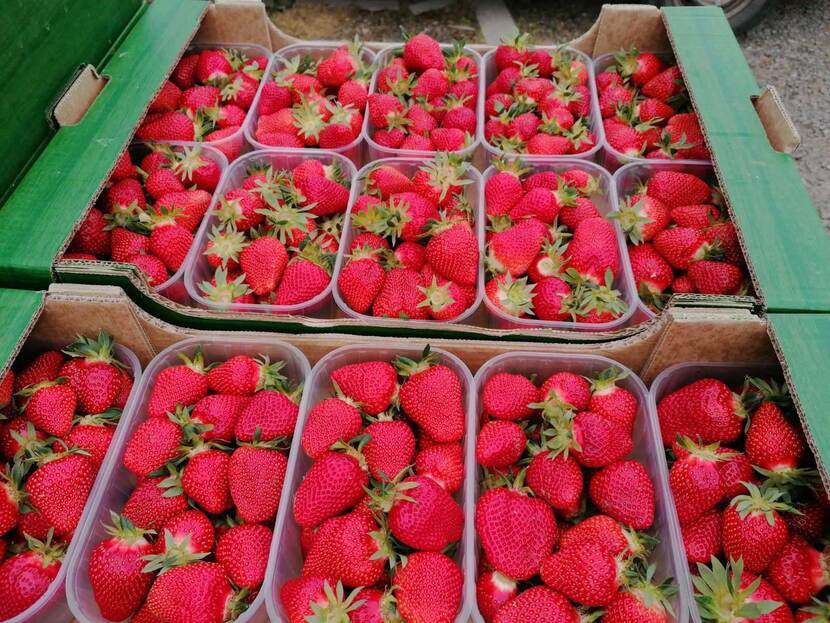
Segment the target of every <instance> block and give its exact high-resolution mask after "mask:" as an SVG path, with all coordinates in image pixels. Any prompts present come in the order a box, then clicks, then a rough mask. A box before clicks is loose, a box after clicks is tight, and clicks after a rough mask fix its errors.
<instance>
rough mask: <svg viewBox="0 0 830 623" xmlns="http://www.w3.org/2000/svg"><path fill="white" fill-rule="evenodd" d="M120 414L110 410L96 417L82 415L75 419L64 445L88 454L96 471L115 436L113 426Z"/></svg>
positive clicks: (117, 411) (115, 410)
mask: <svg viewBox="0 0 830 623" xmlns="http://www.w3.org/2000/svg"><path fill="white" fill-rule="evenodd" d="M120 416H121V412H120V411H119V410H117V409H112V410H110V411H107V412H105V413H101V414H96V415H84V416H81V417H80V418H77V419H76V421H75V424H74V426H73V427H72V430H70V431H69V434H68V435H67V436H66V443H67V445H68V446H69V447H70V448H71V447H76V448H80V449H81V450H83V451H85V452H88V453H89V459H90V461H92V464H93V466H94V467H95V469H96V470H97V469H98V468H99V467H101V464H102V463H103V462H104V457H105V456H106V454H107V451H108V450H109V447H110V444H111V443H112V439H113V437H114V436H115V426H114V424H117V420H118V418H119V417H120Z"/></svg>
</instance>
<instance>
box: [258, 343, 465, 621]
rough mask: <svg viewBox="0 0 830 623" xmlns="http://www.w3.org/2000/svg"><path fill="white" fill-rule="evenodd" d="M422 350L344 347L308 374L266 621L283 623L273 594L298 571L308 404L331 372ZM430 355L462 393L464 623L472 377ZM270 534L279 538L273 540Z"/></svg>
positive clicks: (445, 357)
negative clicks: (297, 507)
mask: <svg viewBox="0 0 830 623" xmlns="http://www.w3.org/2000/svg"><path fill="white" fill-rule="evenodd" d="M425 345H426V342H424V343H421V344H419V345H411V344H407V345H406V346H397V345H396V344H395V343H394V342H391V341H390V342H389V343H388V345H383V346H380V345H378V346H364V345H354V346H344V347H342V348H338V349H337V350H333V351H332V352H330V353H328V354H327V355H326V356H325V357H323V358H321V359H320V361H318V362H317V365H315V366H314V369H313V370H312V371H311V376H310V377H309V380H308V383H307V384H306V389H305V392H304V394H303V400H302V403H301V405H300V417H299V419H298V421H297V429H296V431H295V433H294V439H293V441H292V444H291V457H290V459H289V463H288V471H287V473H286V477H285V483H286V484H285V488H284V489H283V495H282V500H281V501H280V509H279V512H278V514H277V528H276V530H275V531H274V534H275V539H274V541H273V543H272V548H271V556H270V558H269V567H268V575H267V577H268V578H270V581H268V580H266V582H268V583H267V585H266V587H265V593H266V603H267V606H268V614H269V615H270V617H271V621H272V622H274V623H286V619H285V612H284V610H283V607H282V604H281V602H280V599H279V590H280V588H281V587H282V585H283V584H284V583H285V582H286V581H287V580H290V579H291V578H294V577H296V576H298V575H299V573H300V569H301V567H302V554H301V551H300V541H299V538H300V532H299V527H298V526H297V524H296V522H295V521H294V516H293V512H292V507H293V501H294V494H295V493H296V491H297V487H298V486H299V484H300V482H301V481H302V479H303V477H304V476H305V473H306V472H307V471H308V469H309V468H310V466H311V464H312V460H311V459H310V458H309V457H308V456H307V455H306V454H305V452H304V451H303V449H302V446H301V445H300V437H301V436H302V431H303V426H304V425H305V420H306V417H307V415H308V412H309V410H310V409H311V407H312V406H313V405H316V404H317V403H318V402H320V401H321V400H323V399H325V398H328V397H330V396H331V395H332V388H331V382H330V376H331V372H332V371H333V370H335V369H337V368H339V367H341V366H344V365H349V364H353V363H358V362H362V361H372V360H384V361H391V360H392V359H394V358H395V357H396V356H398V355H405V356H407V357H411V358H417V357H418V356H419V355H420V354H421V352H422V351H423V347H424V346H425ZM431 351H432V352H433V353H435V354H437V355H440V357H441V363H442V364H444V365H446V366H448V367H449V368H451V369H452V370H453V371H455V373H456V374H457V375H458V376H459V377H460V379H461V384H462V387H463V393H464V405H465V410H466V421H465V435H464V451H465V462H464V471H465V474H464V486H463V487H462V489H461V490H460V491H459V492H458V493H457V494H456V496H455V499H456V500H457V501H458V502H459V504H461V506H462V509H463V510H464V517H465V524H464V534H463V535H462V538H461V541H460V544H459V547H458V551H457V553H456V556H455V559H456V561H457V562H458V564H459V566H460V567H461V570H462V574H463V575H464V576H465V582H464V589H463V595H462V601H461V605H460V607H459V611H458V615H457V616H456V619H455V623H467V621H468V620H469V616H470V610H471V608H472V607H473V600H474V599H475V597H474V595H475V591H473V593H470V588H469V582H468V581H467V578H466V575H467V573H468V572H467V569H469V568H470V561H469V560H468V558H469V557H470V555H471V552H472V545H473V535H472V533H471V528H472V523H471V518H472V513H473V507H472V505H471V501H472V500H473V499H474V498H473V495H474V491H473V487H474V485H475V483H474V482H473V478H472V474H473V463H472V462H471V460H470V459H471V457H473V456H474V453H475V447H474V445H473V443H474V440H473V437H474V436H473V435H472V434H471V433H472V431H473V430H474V427H475V426H476V423H475V414H474V412H473V409H472V406H473V376H472V374H470V371H469V370H468V369H467V366H465V365H464V363H463V362H462V361H461V360H460V359H458V358H457V357H456V356H455V355H452V354H450V353H448V352H447V351H444V350H441V349H438V348H432V349H431ZM276 535H279V536H278V537H277V536H276Z"/></svg>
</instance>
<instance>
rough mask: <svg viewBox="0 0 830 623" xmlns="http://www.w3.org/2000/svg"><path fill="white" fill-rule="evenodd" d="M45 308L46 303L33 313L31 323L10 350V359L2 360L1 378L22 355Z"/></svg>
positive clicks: (0, 366)
mask: <svg viewBox="0 0 830 623" xmlns="http://www.w3.org/2000/svg"><path fill="white" fill-rule="evenodd" d="M44 308H45V305H41V306H40V307H38V309H37V310H36V311H35V313H34V314H32V317H31V318H30V320H29V323H28V324H27V325H26V328H25V330H24V331H23V332H22V333H21V334H20V335H19V336H18V337H17V341H16V343H15V345H14V347H13V348H12V350H11V351H10V352H9V357H8V359H6V361H0V379H2V378H3V377H4V376H5V375H6V372H7V371H8V370H9V368H10V367H11V365H12V363H14V360H15V359H16V358H17V357H18V356H19V355H20V353H21V351H22V350H23V347H24V345H25V344H26V342H27V340H28V339H29V337H30V336H31V334H32V331H33V330H34V327H35V325H36V324H37V323H38V322H39V321H40V318H41V317H42V316H43V310H44Z"/></svg>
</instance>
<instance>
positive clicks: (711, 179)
mask: <svg viewBox="0 0 830 623" xmlns="http://www.w3.org/2000/svg"><path fill="white" fill-rule="evenodd" d="M659 171H677V172H679V173H691V174H692V175H696V176H698V177H699V178H701V179H702V180H704V181H705V182H707V183H709V184H710V185H717V183H718V180H717V177H716V176H715V169H714V167H713V166H712V163H710V162H701V161H698V160H638V161H637V162H630V163H629V164H626V165H624V166H622V167H620V168H619V169H617V170H616V171H615V172H614V184H613V185H614V189H615V191H616V202H615V205H614V209H615V210H618V209H619V206H620V204H621V203H622V202H623V201H625V199H626V198H628V197H629V196H631V195H633V194H636V192H637V187H638V186H639V185H641V184H643V183H645V182H648V180H649V179H650V178H651V176H652V175H654V174H655V173H657V172H659ZM623 242H624V244H625V247H626V253H625V256H624V257H625V262H626V264H627V265H628V270H629V271H630V270H631V263H630V262H629V259H628V250H627V249H628V242H627V240H626V237H625V235H623ZM631 280H632V284H633V285H632V287H633V289H634V293H635V295H636V296H637V300H636V305H637V317H639V318H642V319H643V321H646V320H651V319H652V318H654V317H655V316H656V315H657V314H655V313H654V311H653V310H652V309H650V308H649V307H648V305H646V304H645V303H643V301H642V300H640V296H639V294H638V290H637V284H636V282H635V281H634V275H633V273H632V276H631Z"/></svg>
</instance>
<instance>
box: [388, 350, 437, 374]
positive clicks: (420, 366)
mask: <svg viewBox="0 0 830 623" xmlns="http://www.w3.org/2000/svg"><path fill="white" fill-rule="evenodd" d="M440 361H441V357H440V355H438V354H437V353H433V352H431V351H430V347H429V344H427V346H426V347H425V348H424V350H423V352H422V353H421V358H420V359H418V360H417V361H416V360H414V359H410V358H409V357H404V356H399V357H396V358H395V360H394V361H393V362H392V365H393V366H395V370H397V372H398V375H400V376H402V377H404V378H407V377H411V376H414V375H415V374H418V373H419V372H423V371H424V370H428V369H429V368H431V367H432V366H434V365H436V364H438V363H440Z"/></svg>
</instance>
